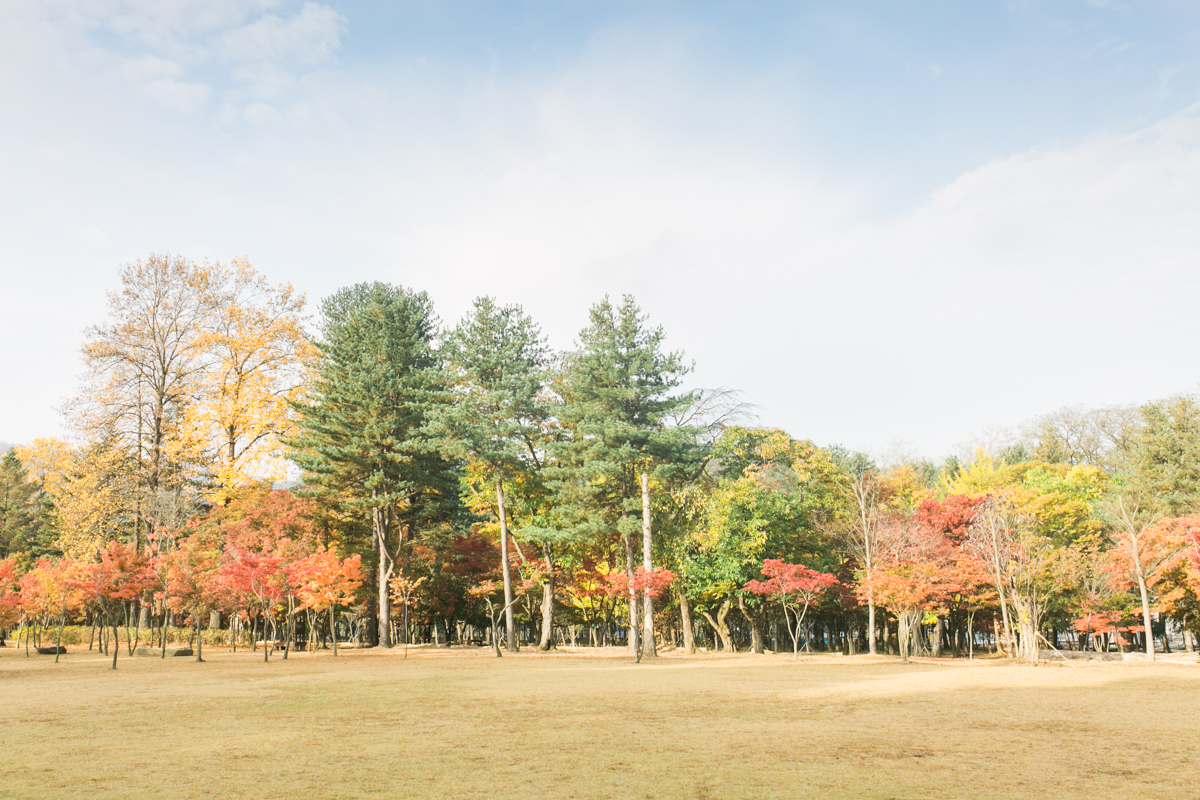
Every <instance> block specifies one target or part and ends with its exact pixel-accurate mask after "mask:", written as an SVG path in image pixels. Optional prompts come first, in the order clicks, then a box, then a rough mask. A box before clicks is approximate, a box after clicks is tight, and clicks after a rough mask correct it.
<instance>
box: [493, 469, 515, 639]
mask: <svg viewBox="0 0 1200 800" xmlns="http://www.w3.org/2000/svg"><path fill="white" fill-rule="evenodd" d="M496 505H497V507H498V508H499V516H500V568H501V570H502V571H503V573H504V641H505V646H506V647H507V648H508V652H510V653H515V652H517V625H516V621H515V619H514V616H513V615H514V610H513V605H514V603H513V589H512V570H511V568H510V565H509V563H508V515H507V514H506V513H505V510H504V484H503V483H501V481H500V476H499V475H497V476H496Z"/></svg>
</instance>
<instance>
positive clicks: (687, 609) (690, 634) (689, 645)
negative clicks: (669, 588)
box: [675, 585, 696, 653]
mask: <svg viewBox="0 0 1200 800" xmlns="http://www.w3.org/2000/svg"><path fill="white" fill-rule="evenodd" d="M675 593H676V595H678V597H679V618H680V620H681V624H682V625H683V649H684V650H685V651H687V652H688V653H695V652H696V633H695V630H694V629H693V628H692V607H691V605H689V604H688V599H687V595H686V594H684V591H683V586H682V585H680V586H679V587H678V588H677V589H676V591H675Z"/></svg>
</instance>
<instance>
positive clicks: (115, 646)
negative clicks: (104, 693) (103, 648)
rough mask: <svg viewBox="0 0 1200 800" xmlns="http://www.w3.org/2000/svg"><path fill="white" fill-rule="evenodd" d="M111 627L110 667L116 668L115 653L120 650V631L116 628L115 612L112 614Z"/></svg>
mask: <svg viewBox="0 0 1200 800" xmlns="http://www.w3.org/2000/svg"><path fill="white" fill-rule="evenodd" d="M112 629H113V635H112V653H113V663H112V669H116V668H117V653H119V652H121V634H120V632H119V631H118V630H117V615H116V614H113V626H112Z"/></svg>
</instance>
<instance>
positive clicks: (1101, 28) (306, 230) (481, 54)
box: [0, 0, 1200, 458]
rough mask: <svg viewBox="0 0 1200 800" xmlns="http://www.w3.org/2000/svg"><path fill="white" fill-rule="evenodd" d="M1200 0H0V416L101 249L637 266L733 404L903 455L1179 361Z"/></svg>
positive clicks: (705, 372) (104, 263) (632, 269)
mask: <svg viewBox="0 0 1200 800" xmlns="http://www.w3.org/2000/svg"><path fill="white" fill-rule="evenodd" d="M1198 45H1200V4H1195V3H1188V2H1155V1H1154V0H1146V2H1136V3H1135V2H1117V0H1112V1H1111V2H1103V1H1101V0H1092V2H1083V0H1078V1H1076V2H1067V1H1066V0H1064V1H1063V2H1016V1H1015V0H1013V1H1012V2H973V3H962V2H959V1H958V0H946V1H944V2H942V1H939V0H929V1H928V2H920V3H903V4H900V3H894V2H875V3H872V2H857V3H856V2H847V1H846V0H840V1H838V2H811V3H771V2H762V3H753V4H747V3H739V2H677V3H676V2H653V1H652V0H641V1H640V2H621V1H620V0H613V1H612V2H595V3H588V2H569V1H565V0H559V1H558V2H509V3H496V2H490V1H488V0H480V2H427V1H425V0H422V1H420V2H417V1H414V2H406V1H405V0H394V1H393V2H377V3H368V2H363V3H355V2H346V3H341V2H329V3H319V2H282V1H277V0H250V1H249V2H239V1H238V0H196V1H194V2H193V1H192V0H77V1H75V2H71V1H70V0H36V1H34V0H7V1H6V2H5V3H2V4H0V341H3V343H4V344H3V347H0V440H4V441H8V442H22V441H27V440H29V439H31V438H33V437H35V436H46V435H62V433H63V428H62V424H61V420H60V417H59V414H58V412H57V411H56V409H57V408H58V407H60V406H61V405H62V403H63V401H64V400H65V399H67V398H68V397H70V396H71V394H72V393H73V392H74V391H75V390H76V387H77V385H78V378H79V374H80V371H81V369H82V366H81V363H80V361H79V355H78V351H79V345H80V343H81V341H82V339H83V332H84V329H85V328H86V327H87V326H89V325H92V324H97V323H100V322H102V321H103V320H104V318H105V314H106V309H105V292H106V291H109V290H112V289H115V288H116V287H117V284H118V273H119V270H120V267H121V265H122V264H125V263H129V262H133V261H136V260H137V259H139V258H144V257H146V256H147V255H149V254H151V253H161V252H170V253H175V254H178V255H182V256H185V257H187V258H190V259H192V260H195V261H203V260H206V259H207V260H209V261H218V262H225V261H228V260H230V259H231V258H235V257H245V258H248V259H249V260H250V261H251V263H253V264H254V265H255V267H256V268H257V269H258V270H259V271H261V272H262V273H263V274H265V275H266V276H267V278H268V279H270V280H272V281H274V282H288V283H291V284H292V285H294V286H295V287H296V288H297V289H298V290H299V291H301V292H304V293H305V294H306V295H307V296H308V298H309V299H310V301H312V303H313V304H314V306H315V304H316V303H317V302H318V301H319V300H320V298H322V297H324V296H327V295H329V294H330V293H332V292H333V291H335V290H336V289H338V288H339V287H342V286H345V285H348V284H352V283H358V282H362V281H374V280H380V281H388V282H392V283H399V284H404V285H406V286H411V287H414V288H417V289H423V290H426V291H428V292H429V294H430V296H431V297H432V298H433V300H434V303H435V305H436V308H437V309H438V313H439V314H440V316H441V318H442V319H443V320H444V321H445V323H446V324H452V323H454V322H455V321H456V320H457V319H458V318H459V317H461V315H462V314H463V313H464V312H465V311H466V309H467V308H469V306H470V304H471V301H472V299H473V298H474V297H476V296H479V295H484V294H487V295H492V296H494V297H496V298H497V299H499V300H500V301H501V302H505V303H520V304H521V305H523V306H524V307H525V309H526V310H527V311H528V312H529V313H530V314H531V315H532V316H533V317H534V318H535V319H537V320H538V321H539V322H540V323H541V325H542V327H543V330H544V331H545V333H546V335H547V336H548V338H549V341H550V344H551V345H552V346H554V347H556V348H559V349H566V348H570V347H572V346H573V344H574V342H575V338H576V335H577V333H578V331H579V330H580V329H581V328H582V327H583V326H584V325H585V324H586V321H587V312H588V308H589V306H590V305H591V304H592V303H594V302H596V301H598V300H599V299H601V298H602V297H604V296H605V295H610V296H612V297H614V298H615V297H619V296H621V295H624V294H632V295H634V296H635V297H636V299H637V302H638V303H639V305H640V306H641V308H642V309H643V311H644V312H645V313H646V314H647V315H648V316H649V319H650V322H651V323H652V324H659V325H662V326H663V327H664V329H665V331H666V334H667V342H668V345H669V346H670V347H671V348H674V349H680V350H683V351H684V352H685V353H686V354H687V356H688V357H689V359H691V360H694V362H695V370H694V372H693V373H692V374H691V375H690V376H689V377H688V381H689V383H690V385H692V386H698V387H708V388H715V387H731V388H734V389H737V390H739V391H740V392H741V393H742V394H741V397H742V399H743V400H744V401H746V402H748V403H751V404H753V406H754V413H755V414H756V415H757V418H756V420H755V421H756V422H757V424H762V425H768V426H772V427H782V428H785V429H786V430H788V431H789V432H790V433H791V434H792V435H793V436H796V437H799V438H811V439H813V440H815V441H816V442H818V443H819V444H832V443H841V444H843V445H846V446H849V447H851V448H854V449H859V450H865V451H868V452H872V453H876V454H879V453H883V452H885V451H891V452H895V451H897V450H903V451H906V452H909V453H911V454H914V455H926V456H929V457H933V458H940V457H941V456H943V455H945V454H947V453H949V452H953V451H955V450H956V449H960V448H961V447H963V446H964V444H967V443H970V442H971V441H973V440H975V439H977V438H978V437H980V436H981V435H982V432H984V431H987V430H989V429H994V428H995V426H1014V425H1017V424H1018V423H1020V422H1021V421H1022V420H1025V419H1028V418H1030V417H1032V416H1035V415H1037V414H1041V413H1046V412H1050V411H1053V410H1055V409H1057V408H1060V407H1063V406H1076V405H1083V406H1087V407H1097V406H1104V405H1111V404H1125V403H1141V402H1145V401H1148V400H1151V399H1155V398H1159V397H1164V396H1167V395H1171V394H1175V393H1179V392H1185V391H1191V390H1192V389H1193V388H1194V387H1195V386H1196V383H1197V382H1198V381H1200V363H1197V357H1196V355H1197V353H1196V347H1195V343H1196V341H1197V338H1198V336H1197V334H1198V333H1200V317H1198V315H1197V314H1196V309H1195V300H1196V298H1197V297H1198V296H1200V292H1198V290H1200V46H1198Z"/></svg>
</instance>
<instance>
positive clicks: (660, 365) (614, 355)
mask: <svg viewBox="0 0 1200 800" xmlns="http://www.w3.org/2000/svg"><path fill="white" fill-rule="evenodd" d="M663 340H664V334H663V330H662V328H661V327H656V328H650V327H648V326H647V324H646V317H645V316H644V315H642V313H641V311H640V310H639V309H638V307H637V304H636V303H635V302H634V299H633V298H632V297H630V296H628V295H626V296H625V297H624V298H623V301H622V303H621V306H620V307H619V308H617V307H614V306H613V304H612V303H611V302H610V301H609V299H608V298H607V297H606V298H605V299H604V300H603V301H601V302H600V303H597V304H596V305H595V306H593V307H592V309H591V324H589V325H588V327H587V328H585V329H584V330H583V331H582V332H581V333H580V337H579V345H578V348H577V349H576V350H575V352H573V353H570V354H569V355H568V356H567V357H566V359H565V363H564V366H563V369H562V372H561V374H560V375H559V377H558V380H557V381H556V384H555V389H556V391H557V392H558V394H559V396H560V397H561V398H562V401H563V405H562V407H561V409H560V410H559V414H558V416H559V419H560V421H561V423H562V425H563V427H564V428H565V429H566V431H567V432H568V436H567V437H566V438H565V439H564V441H563V442H561V443H560V444H558V445H556V446H555V447H554V448H553V452H554V455H555V456H556V460H557V462H558V463H557V465H556V466H555V468H554V469H553V470H552V476H553V480H552V481H551V484H552V488H553V491H554V494H555V498H556V501H557V503H558V505H559V507H560V509H561V513H562V514H563V516H564V520H565V522H566V523H567V524H568V525H570V526H571V528H572V529H573V530H574V531H576V532H577V533H579V534H581V535H589V534H590V535H592V536H596V537H605V538H607V537H609V536H612V535H613V534H614V533H616V534H618V535H619V536H620V537H621V539H622V541H623V543H624V546H625V567H626V572H627V574H628V575H629V576H630V578H632V577H633V574H634V569H635V566H636V561H637V559H636V558H635V555H634V544H633V541H634V540H633V538H632V537H633V535H634V534H636V533H637V532H639V531H642V532H643V539H644V541H643V557H644V558H645V557H648V555H649V541H648V536H646V535H645V530H644V528H643V520H642V519H641V513H640V512H641V510H642V507H643V502H642V489H641V474H642V473H648V474H650V475H651V476H652V477H655V478H658V479H666V478H668V477H670V476H671V474H672V473H674V472H676V471H679V470H683V469H686V468H687V465H688V464H689V462H691V461H693V460H694V459H695V458H696V457H697V454H696V450H695V446H694V442H695V440H696V437H695V432H694V431H692V430H690V429H688V428H684V427H676V426H671V424H670V422H671V420H672V418H673V417H676V416H678V415H680V413H681V412H682V411H683V410H684V409H685V408H687V407H688V406H690V405H691V404H692V403H693V402H694V400H695V393H693V392H677V391H676V390H677V389H678V388H679V386H680V384H681V383H682V381H683V378H684V376H685V375H687V373H688V372H690V371H691V367H690V365H688V364H686V363H685V362H684V359H683V354H682V353H679V352H664V351H663ZM630 583H631V585H632V583H633V582H632V580H631V581H630ZM651 603H652V601H651V600H650V598H649V597H647V598H646V600H645V611H646V617H645V619H646V620H648V621H647V622H646V623H645V625H646V628H647V633H646V637H647V639H648V641H646V643H645V647H644V648H643V649H644V652H645V654H646V655H653V654H654V639H653V632H652V631H651V630H650V625H651V623H652V616H651V615H652V605H651ZM629 605H630V637H629V640H630V641H629V644H630V648H631V650H632V651H633V652H634V653H637V652H638V646H637V639H638V627H639V626H638V621H637V617H638V608H637V601H636V596H635V594H634V592H633V591H632V590H631V596H630V600H629Z"/></svg>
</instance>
